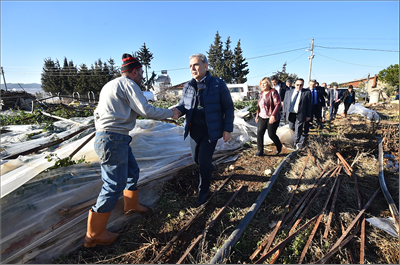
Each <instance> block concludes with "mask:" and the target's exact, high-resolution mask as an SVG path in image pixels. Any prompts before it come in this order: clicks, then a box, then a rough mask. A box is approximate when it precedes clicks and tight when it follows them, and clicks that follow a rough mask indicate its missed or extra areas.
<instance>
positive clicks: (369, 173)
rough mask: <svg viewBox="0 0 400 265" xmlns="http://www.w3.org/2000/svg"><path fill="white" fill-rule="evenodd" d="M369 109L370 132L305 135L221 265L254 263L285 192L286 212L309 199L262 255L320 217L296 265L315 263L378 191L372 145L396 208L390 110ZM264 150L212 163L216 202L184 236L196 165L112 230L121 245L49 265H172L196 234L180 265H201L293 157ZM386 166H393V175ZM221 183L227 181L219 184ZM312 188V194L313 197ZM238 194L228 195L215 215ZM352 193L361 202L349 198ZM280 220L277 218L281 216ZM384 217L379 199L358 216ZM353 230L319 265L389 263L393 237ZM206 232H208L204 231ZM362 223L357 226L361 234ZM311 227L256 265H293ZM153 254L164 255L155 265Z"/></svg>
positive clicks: (366, 128)
mask: <svg viewBox="0 0 400 265" xmlns="http://www.w3.org/2000/svg"><path fill="white" fill-rule="evenodd" d="M370 108H371V109H374V110H376V111H377V112H378V113H379V114H380V115H381V116H382V117H384V118H385V120H384V121H382V122H379V123H374V122H369V121H368V120H366V118H364V117H362V116H359V115H350V116H349V117H348V118H342V117H338V118H337V119H336V120H335V121H333V122H332V123H329V122H325V123H324V124H325V128H324V130H317V129H313V130H311V131H310V135H309V138H308V140H307V143H308V144H307V146H306V147H304V148H303V149H301V150H300V151H299V152H298V153H297V154H296V155H294V156H293V157H292V158H291V159H288V160H287V161H286V163H285V165H284V167H283V168H282V170H281V171H280V173H279V175H278V177H277V178H276V181H275V182H274V183H273V185H272V188H271V189H270V191H269V193H268V195H267V196H266V198H265V199H264V201H263V202H262V204H261V205H260V208H259V209H258V211H257V213H256V214H255V216H254V218H253V219H252V220H251V222H250V223H249V225H248V226H247V227H246V229H245V230H244V232H243V234H242V236H241V237H240V239H239V240H238V242H237V243H236V244H235V246H234V247H233V249H232V251H231V252H230V254H229V255H228V256H227V257H226V259H225V260H224V263H227V264H243V263H254V262H256V261H257V260H258V259H259V258H260V257H261V255H258V256H257V257H256V258H255V259H253V260H251V259H250V256H251V255H252V254H253V252H254V251H255V250H256V249H257V247H258V246H260V245H261V244H262V243H263V242H264V241H265V240H266V239H267V238H268V236H269V235H270V234H271V233H272V232H273V231H274V228H275V227H276V225H277V223H278V221H279V220H280V219H281V216H282V214H283V213H284V212H285V211H284V209H285V206H286V205H287V204H288V201H289V199H290V197H291V195H292V193H293V192H294V193H293V194H294V196H293V199H292V201H291V203H290V205H289V206H288V207H289V213H290V210H292V209H295V206H296V204H297V203H299V202H300V201H301V199H302V198H303V197H304V196H305V194H306V193H307V192H308V191H310V190H312V191H313V192H314V193H312V196H310V197H309V198H308V199H306V203H305V204H304V206H303V208H302V211H301V212H298V211H297V212H296V214H297V213H299V214H298V215H297V217H296V216H295V215H296V214H294V213H293V214H292V216H291V217H290V218H289V219H288V220H287V222H286V223H285V224H284V225H283V226H282V227H281V229H280V230H278V232H277V234H276V236H275V238H274V241H273V243H272V245H271V247H270V250H271V249H272V248H274V247H275V246H277V245H278V244H279V243H281V242H282V241H283V240H284V239H285V238H287V237H288V236H289V230H290V229H291V228H292V227H293V225H294V223H295V221H296V220H297V219H298V218H300V219H299V224H298V226H297V228H296V230H297V229H299V228H300V227H301V226H302V225H304V224H306V223H307V222H308V221H309V220H311V219H312V218H313V217H315V216H317V215H319V214H321V213H323V214H322V219H321V222H320V224H319V226H318V228H317V229H316V230H315V233H314V237H313V239H312V240H311V241H310V245H309V247H308V250H307V252H306V254H305V256H304V259H303V261H302V263H314V262H316V261H318V260H319V259H321V258H323V257H324V256H325V255H326V254H327V253H328V252H329V251H330V250H331V248H332V247H333V246H334V244H335V243H336V242H337V241H338V240H339V239H340V237H341V236H342V235H343V234H344V233H346V229H347V228H348V227H349V226H351V225H352V222H353V220H354V219H355V218H356V217H357V215H358V213H359V212H360V209H361V208H362V207H364V205H365V204H366V203H367V202H368V201H369V200H370V198H371V197H372V196H373V194H374V192H375V191H376V190H377V189H378V188H379V187H380V184H379V180H378V174H379V163H378V140H377V138H376V136H378V137H381V138H383V139H384V141H383V147H384V153H385V154H386V155H385V165H386V168H385V170H384V175H385V181H386V185H387V187H388V189H389V192H390V194H391V196H392V197H393V200H394V202H395V204H396V207H397V209H398V208H399V203H398V202H399V169H398V162H399V120H398V117H399V109H398V108H399V107H398V105H384V106H372V107H370ZM332 146H334V147H335V148H336V150H337V152H338V153H339V154H340V155H341V156H342V157H343V158H344V159H345V160H346V161H347V163H348V164H349V165H351V167H352V169H353V172H354V176H355V178H354V176H353V177H351V176H349V174H348V173H346V170H345V168H344V167H343V163H340V162H339V161H340V160H339V159H338V155H337V154H336V152H335V151H333V149H332V148H331V147H332ZM265 151H266V156H262V157H255V156H254V154H255V153H256V147H255V145H254V143H253V144H250V145H248V146H246V147H244V149H243V150H241V151H240V152H239V156H238V159H237V160H236V161H234V162H229V163H219V164H217V165H216V170H215V172H214V173H213V181H212V185H211V188H210V191H211V192H215V196H214V197H213V198H212V200H211V201H210V203H209V204H208V205H206V207H205V208H204V209H203V210H202V211H200V214H199V215H198V217H197V218H195V220H194V221H193V223H191V224H190V225H189V226H188V228H187V229H186V230H185V231H182V232H180V231H181V229H182V228H184V227H185V226H187V222H188V221H189V220H190V219H191V218H192V217H193V216H194V215H195V214H196V212H197V211H198V210H199V208H200V207H197V206H196V204H195V200H196V196H197V186H198V183H199V180H198V170H197V167H196V166H190V167H187V168H185V169H183V170H181V171H179V172H178V174H177V175H176V176H175V177H174V178H173V179H171V180H170V181H167V182H165V183H164V185H163V187H162V192H161V197H160V199H159V200H158V202H157V203H156V204H155V205H153V207H152V211H151V212H150V213H147V214H145V215H144V216H140V217H137V218H133V219H132V221H131V222H130V223H127V224H126V226H125V227H124V228H123V229H122V230H121V231H118V232H119V233H120V238H119V239H118V240H117V241H116V242H115V243H114V244H113V245H111V246H97V247H95V248H91V249H87V248H84V247H82V248H79V249H78V250H77V251H75V252H73V253H70V254H67V255H63V256H61V257H59V258H57V259H56V260H54V263H69V264H71V263H72V264H76V263H91V264H94V263H118V264H123V263H141V264H144V263H168V264H169V263H172V264H174V263H177V262H178V261H179V259H180V258H181V257H182V255H183V254H184V253H185V251H186V250H187V249H188V247H189V246H190V244H191V243H192V242H193V241H195V240H196V238H197V237H198V236H199V235H203V237H202V239H201V240H199V242H198V243H197V244H196V246H195V247H194V248H193V249H192V250H191V251H190V253H189V254H188V255H187V256H186V258H185V259H184V260H183V261H182V262H181V263H186V264H199V263H210V261H211V259H212V258H213V257H214V256H215V254H216V253H217V251H218V249H219V248H220V247H221V246H222V245H223V244H224V242H225V241H226V240H227V239H228V238H229V236H230V235H231V233H232V232H233V231H234V230H235V229H236V228H237V226H238V225H239V224H240V222H241V221H242V220H243V218H244V216H246V214H247V213H248V211H249V209H251V207H252V205H253V204H254V202H255V201H256V200H257V198H258V197H259V195H260V193H261V192H262V191H263V189H264V188H265V187H266V184H267V183H268V181H270V180H271V175H272V173H273V172H274V171H275V169H276V168H277V167H278V165H279V164H280V163H281V162H282V160H283V159H284V158H285V157H286V156H287V155H288V154H289V153H291V152H293V150H292V149H288V148H283V151H282V153H281V154H280V155H279V156H274V155H273V154H274V153H275V146H266V147H265ZM307 157H308V159H307ZM306 161H307V163H306V164H305V162H306ZM396 161H397V168H396ZM390 163H392V164H393V166H392V167H390V165H392V164H390ZM337 165H339V166H341V167H340V168H338V170H339V169H340V171H339V172H338V173H337V174H332V172H334V169H335V168H336V166H337ZM303 168H304V171H303ZM325 168H326V170H325V171H324V169H325ZM302 172H303V173H302ZM228 177H230V179H229V180H228V181H226V183H224V182H225V180H226V178H228ZM300 177H301V179H300ZM318 179H321V182H319V183H318V185H315V183H316V180H318ZM335 183H336V185H337V187H338V189H337V198H336V202H335V203H333V200H334V194H335V189H336V186H335V185H334V184H335ZM223 184H224V185H223ZM297 184H298V185H297ZM315 186H317V188H314V189H312V188H313V187H315ZM239 189H240V191H239V193H238V194H237V196H236V197H235V198H234V199H233V200H232V201H231V202H230V203H229V205H228V206H226V207H224V205H225V204H226V203H227V201H228V200H229V199H230V198H231V196H232V195H233V194H234V193H235V192H236V191H238V190H239ZM357 189H358V190H359V194H360V196H359V198H360V202H359V201H358V198H357ZM217 190H218V191H217ZM330 191H332V192H331V193H330ZM315 194H317V195H318V196H316V195H315ZM330 194H331V195H330ZM314 196H315V197H314ZM328 198H329V200H328V201H327V199H328ZM332 204H334V208H333V207H332ZM324 206H325V208H324ZM221 209H223V211H222V213H221V215H220V216H218V219H216V220H215V221H213V218H214V217H216V216H217V214H218V212H219V211H220V210H221ZM299 209H300V208H299ZM331 209H332V215H331V223H330V228H329V231H327V236H326V237H324V233H325V230H326V228H327V227H328V223H329V220H328V219H329V216H330V212H331ZM289 213H287V212H285V214H286V216H288V214H289ZM391 216H392V215H391V212H390V210H389V206H388V203H387V201H386V199H385V197H384V195H383V193H382V191H379V192H378V194H377V195H376V197H375V198H374V199H373V200H372V202H371V204H370V206H369V207H368V208H367V209H366V210H365V214H364V217H365V218H371V217H380V218H387V217H391ZM361 221H362V218H361ZM361 221H360V222H357V223H356V224H355V225H354V226H353V227H352V228H351V229H350V228H349V229H350V230H349V232H350V233H348V235H351V234H352V233H353V232H354V231H355V228H357V227H358V228H360V231H358V232H357V233H356V234H355V236H354V237H353V238H352V239H351V240H350V241H349V242H348V243H347V244H346V245H345V246H343V247H341V248H340V250H339V251H337V252H336V253H335V254H333V255H332V256H331V257H330V259H328V260H327V263H331V264H339V263H340V264H343V263H345V264H351V263H355V264H359V263H360V262H362V261H363V262H364V263H368V264H372V263H373V264H398V263H399V240H398V238H395V237H392V236H390V235H389V234H388V233H386V232H384V231H383V230H381V229H379V228H377V227H375V226H372V225H371V224H370V223H369V222H361ZM210 223H212V224H213V226H212V227H210V228H209V229H207V231H205V228H206V227H207V225H208V224H210ZM362 223H364V224H365V225H364V226H363V225H362ZM314 225H315V223H312V224H311V225H310V226H308V227H307V228H306V229H305V230H304V231H303V232H301V233H299V234H298V235H297V236H296V237H294V239H293V240H291V241H289V242H288V243H287V244H286V245H285V247H284V248H283V251H281V253H280V255H279V256H278V257H277V258H276V259H274V260H272V259H271V258H268V259H267V260H266V261H265V263H268V262H271V261H274V262H275V263H281V264H291V263H298V261H299V259H300V256H301V253H302V252H303V249H304V246H305V245H306V243H307V241H308V240H309V236H310V234H312V230H313V228H314V227H315V226H314ZM363 227H365V239H363V238H364V237H363V234H364V228H363ZM178 232H179V234H178ZM177 235H179V237H177ZM171 240H174V243H172V244H171V246H170V247H169V248H168V249H166V250H165V252H164V251H163V249H164V247H165V246H167V245H168V242H170V241H171ZM161 251H163V253H164V255H163V256H162V257H160V258H159V259H158V258H157V259H156V262H154V260H155V258H156V257H157V255H158V254H159V253H160V252H161ZM261 253H262V252H261ZM362 256H364V257H362Z"/></svg>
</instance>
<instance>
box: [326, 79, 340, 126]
mask: <svg viewBox="0 0 400 265" xmlns="http://www.w3.org/2000/svg"><path fill="white" fill-rule="evenodd" d="M341 97H342V93H341V91H340V90H338V86H336V85H334V86H333V89H330V90H329V94H328V106H329V107H330V111H329V121H332V120H334V119H335V118H336V114H337V111H338V108H339V104H340V98H341Z"/></svg>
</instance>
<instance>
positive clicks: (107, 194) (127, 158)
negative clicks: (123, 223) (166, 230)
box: [92, 131, 140, 213]
mask: <svg viewBox="0 0 400 265" xmlns="http://www.w3.org/2000/svg"><path fill="white" fill-rule="evenodd" d="M131 140H132V138H131V137H130V136H129V135H123V134H119V133H114V132H107V131H102V132H96V138H95V141H94V149H95V152H96V154H97V155H98V157H99V158H100V160H101V179H102V180H103V182H104V184H103V187H102V188H101V191H100V194H99V197H98V198H97V202H96V205H95V206H93V208H92V211H94V212H97V213H107V212H111V211H112V210H113V209H114V208H115V205H116V204H117V201H118V198H119V196H120V194H121V192H122V191H123V190H124V189H127V190H132V191H134V190H136V189H137V181H138V179H139V171H140V169H139V166H138V164H137V162H136V159H135V157H134V156H133V154H132V149H131V147H130V145H129V143H130V142H131Z"/></svg>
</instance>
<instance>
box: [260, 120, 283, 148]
mask: <svg viewBox="0 0 400 265" xmlns="http://www.w3.org/2000/svg"><path fill="white" fill-rule="evenodd" d="M278 127H279V120H278V121H275V122H274V123H273V124H270V123H269V118H268V119H263V118H261V117H259V118H258V123H257V151H258V152H261V153H264V135H265V131H267V130H268V136H269V138H271V140H272V141H273V142H274V144H275V146H276V149H277V150H278V151H281V150H282V143H281V141H280V140H279V137H278V135H276V130H277V129H278Z"/></svg>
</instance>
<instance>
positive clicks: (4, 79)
mask: <svg viewBox="0 0 400 265" xmlns="http://www.w3.org/2000/svg"><path fill="white" fill-rule="evenodd" d="M1 75H2V76H3V81H4V86H5V88H6V91H7V84H6V78H5V77H4V71H3V66H2V67H1Z"/></svg>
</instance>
